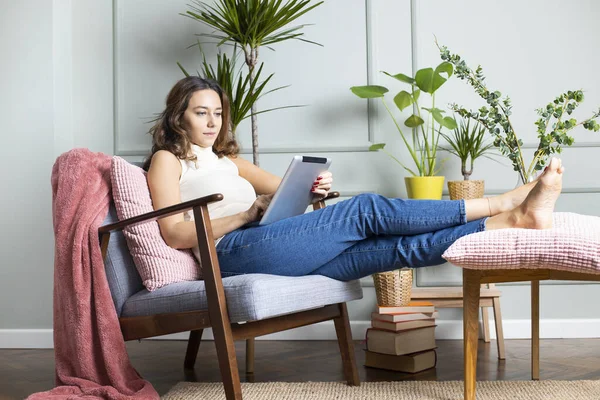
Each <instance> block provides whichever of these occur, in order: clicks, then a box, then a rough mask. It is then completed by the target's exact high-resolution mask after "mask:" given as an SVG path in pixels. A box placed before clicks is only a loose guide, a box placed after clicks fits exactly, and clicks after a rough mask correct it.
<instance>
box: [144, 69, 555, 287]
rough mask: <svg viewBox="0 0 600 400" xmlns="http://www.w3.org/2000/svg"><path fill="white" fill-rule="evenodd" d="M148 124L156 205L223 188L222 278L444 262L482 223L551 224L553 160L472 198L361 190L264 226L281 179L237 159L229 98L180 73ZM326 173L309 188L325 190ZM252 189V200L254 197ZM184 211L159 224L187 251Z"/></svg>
mask: <svg viewBox="0 0 600 400" xmlns="http://www.w3.org/2000/svg"><path fill="white" fill-rule="evenodd" d="M166 103H167V104H166V108H165V110H164V111H163V112H162V114H161V115H160V118H159V120H158V122H157V123H156V125H155V126H154V127H153V128H152V129H151V130H150V133H151V134H152V137H153V146H152V154H151V156H150V158H149V159H148V160H147V162H146V165H145V167H146V169H147V170H148V184H149V187H150V192H151V195H152V201H153V205H154V208H155V209H159V208H163V207H167V206H170V205H173V204H177V203H180V202H182V201H187V200H191V199H194V198H198V197H202V196H206V195H209V194H212V193H222V194H223V196H224V198H223V200H222V201H220V202H217V203H213V204H210V205H209V207H208V209H209V214H210V217H211V224H212V230H213V235H214V237H215V238H217V239H216V248H217V254H218V257H219V264H220V267H221V273H222V275H223V276H230V275H236V274H246V273H267V274H277V275H289V276H298V275H309V274H320V275H325V276H328V277H331V278H334V279H338V280H351V279H358V278H361V277H364V276H367V275H371V274H373V273H375V272H382V271H387V270H392V269H397V268H399V267H403V266H407V267H415V268H416V267H424V266H431V265H437V264H441V263H443V262H444V260H443V259H442V257H441V255H442V254H443V252H444V251H445V250H446V249H447V248H448V247H449V246H450V245H451V244H452V243H453V242H454V241H455V240H456V239H458V238H460V237H461V236H464V235H468V234H470V233H474V232H479V231H482V230H491V229H501V228H510V227H520V228H532V229H546V228H550V227H552V212H553V209H554V204H555V202H556V199H557V198H558V196H559V194H560V191H561V185H562V174H563V171H564V168H563V167H562V165H561V161H560V160H559V159H556V158H555V159H552V161H551V162H550V164H549V166H548V167H547V168H546V170H545V172H544V173H543V174H542V175H541V176H540V177H539V178H538V179H537V180H536V181H535V182H532V183H529V184H526V185H524V186H522V187H519V188H517V189H515V190H513V191H510V192H508V193H505V194H503V195H500V196H495V197H491V198H485V199H475V200H466V201H465V200H456V201H450V200H440V201H438V200H403V199H389V198H386V197H383V196H379V195H374V194H362V195H358V196H355V197H353V198H351V199H349V200H346V201H341V202H339V203H337V204H333V205H329V206H327V207H325V208H324V209H321V210H317V211H312V212H309V213H306V214H303V215H300V216H297V217H293V218H287V219H284V220H281V221H278V222H276V223H273V224H270V225H266V226H252V227H248V226H247V224H248V223H250V222H253V221H256V220H258V219H259V218H260V216H261V214H262V213H263V212H264V210H265V209H266V208H267V206H268V204H269V201H270V200H271V197H272V195H273V193H274V192H275V190H276V189H277V187H278V185H279V183H280V182H281V179H280V178H279V177H277V176H274V175H272V174H270V173H268V172H266V171H264V170H262V169H260V168H258V167H256V166H254V165H253V164H252V163H250V162H248V161H246V160H244V159H242V158H240V157H238V156H237V154H238V146H237V144H236V142H235V140H234V139H233V138H232V137H231V135H230V133H229V124H228V122H229V103H228V99H227V96H226V95H225V94H224V93H223V91H222V89H221V88H220V87H219V86H218V85H217V84H216V83H215V82H212V81H209V80H204V79H201V78H198V77H187V78H184V79H182V80H180V81H179V82H177V84H176V85H175V86H174V87H173V89H172V90H171V91H170V93H169V95H168V96H167V101H166ZM332 181H333V179H332V175H331V173H329V172H327V173H323V174H322V176H320V177H318V178H317V180H316V181H315V183H314V186H313V189H312V191H313V193H314V194H315V199H316V200H318V199H319V198H323V197H324V196H327V193H328V192H329V190H330V189H331V184H332ZM257 195H258V197H257ZM192 218H193V216H192V215H191V213H186V214H185V215H183V214H180V215H174V216H171V217H167V218H164V219H161V220H160V221H159V224H160V231H161V234H162V235H163V237H164V239H165V241H166V243H167V244H168V245H169V246H171V247H174V248H178V249H185V248H192V249H194V252H195V254H196V256H197V257H199V255H198V249H197V245H198V242H197V238H196V231H195V226H194V223H193V222H192V221H191V220H192Z"/></svg>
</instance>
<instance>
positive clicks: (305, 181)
mask: <svg viewBox="0 0 600 400" xmlns="http://www.w3.org/2000/svg"><path fill="white" fill-rule="evenodd" d="M330 164H331V160H330V159H329V158H324V157H310V156H294V158H293V159H292V162H291V163H290V165H289V167H288V169H287V171H286V172H285V175H284V176H283V180H282V181H281V184H280V185H279V187H278V188H277V191H276V192H275V195H274V196H273V199H272V200H271V203H270V204H269V207H267V210H266V211H265V213H264V215H263V217H262V218H261V220H260V223H259V225H267V224H272V223H273V222H276V221H279V220H280V219H284V218H289V217H295V216H296V215H300V214H304V212H306V208H307V207H308V206H309V205H310V204H311V203H312V201H313V198H314V197H313V193H312V192H311V189H312V186H313V183H314V182H315V181H316V180H317V177H318V176H319V174H321V173H323V172H325V171H327V169H328V168H329V165H330Z"/></svg>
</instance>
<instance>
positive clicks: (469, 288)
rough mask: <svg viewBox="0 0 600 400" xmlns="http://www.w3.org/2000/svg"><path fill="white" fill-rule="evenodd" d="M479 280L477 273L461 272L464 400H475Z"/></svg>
mask: <svg viewBox="0 0 600 400" xmlns="http://www.w3.org/2000/svg"><path fill="white" fill-rule="evenodd" d="M480 278H481V275H480V273H479V272H478V271H473V270H468V269H464V270H463V334H464V360H465V393H464V399H465V400H475V390H476V385H477V341H478V339H479V337H478V336H479V297H480Z"/></svg>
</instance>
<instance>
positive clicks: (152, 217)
mask: <svg viewBox="0 0 600 400" xmlns="http://www.w3.org/2000/svg"><path fill="white" fill-rule="evenodd" d="M221 200H223V195H222V194H221V193H215V194H211V195H208V196H204V197H200V198H197V199H194V200H189V201H185V202H183V203H179V204H175V205H172V206H169V207H165V208H161V209H160V210H156V211H151V212H149V213H145V214H140V215H136V216H135V217H131V218H127V219H124V220H123V221H119V222H115V223H114V224H109V225H104V226H101V227H100V228H98V233H100V234H103V233H110V232H115V231H120V230H122V229H123V228H125V227H128V226H135V225H139V224H143V223H146V222H150V221H156V220H157V219H160V218H164V217H168V216H169V215H173V214H179V213H181V212H183V211H187V210H190V209H192V208H195V207H199V206H204V205H207V204H208V203H213V202H215V201H221Z"/></svg>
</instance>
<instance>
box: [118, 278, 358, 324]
mask: <svg viewBox="0 0 600 400" xmlns="http://www.w3.org/2000/svg"><path fill="white" fill-rule="evenodd" d="M223 287H224V288H225V297H226V299H227V309H228V311H229V318H230V320H231V322H243V321H254V320H260V319H264V318H269V317H274V316H276V315H282V314H289V313H293V312H296V311H301V310H307V309H311V308H317V307H322V306H325V305H329V304H335V303H343V302H346V301H350V300H356V299H360V298H362V288H361V286H360V281H350V282H342V281H336V280H335V279H331V278H327V277H325V276H321V275H309V276H298V277H287V276H277V275H266V274H246V275H238V276H233V277H228V278H223ZM206 309H208V306H207V303H206V290H205V287H204V282H203V281H191V282H177V283H172V284H170V285H167V286H165V287H162V288H160V289H157V290H155V291H153V292H149V291H148V290H145V289H144V290H141V291H140V292H138V293H136V294H134V295H133V296H131V297H130V298H129V299H127V300H126V301H125V304H124V305H123V311H122V313H121V316H122V317H135V316H143V315H152V314H162V313H172V312H182V311H195V310H206Z"/></svg>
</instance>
